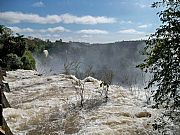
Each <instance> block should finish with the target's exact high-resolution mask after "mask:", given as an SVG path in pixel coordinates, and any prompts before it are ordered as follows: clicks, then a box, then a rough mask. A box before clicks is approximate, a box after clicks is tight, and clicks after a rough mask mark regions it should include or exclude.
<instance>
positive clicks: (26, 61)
mask: <svg viewBox="0 0 180 135" xmlns="http://www.w3.org/2000/svg"><path fill="white" fill-rule="evenodd" d="M21 61H22V63H23V66H22V68H23V69H26V70H30V69H35V68H36V63H35V60H34V58H33V56H32V53H31V52H30V51H27V50H26V51H25V53H24V55H23V56H22V58H21Z"/></svg>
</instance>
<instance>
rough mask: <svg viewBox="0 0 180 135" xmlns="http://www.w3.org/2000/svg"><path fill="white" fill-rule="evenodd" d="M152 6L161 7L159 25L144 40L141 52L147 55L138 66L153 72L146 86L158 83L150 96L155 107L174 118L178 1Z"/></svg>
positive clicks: (179, 74) (179, 101) (179, 80)
mask: <svg viewBox="0 0 180 135" xmlns="http://www.w3.org/2000/svg"><path fill="white" fill-rule="evenodd" d="M152 7H155V8H157V7H163V10H162V11H161V12H159V13H158V14H159V17H160V20H161V22H162V25H161V26H160V27H159V28H158V29H157V31H156V32H155V33H154V34H152V35H151V36H150V37H149V39H148V40H147V46H146V47H145V53H144V54H145V55H147V56H148V57H147V58H146V59H145V60H144V63H143V64H141V65H138V67H140V68H141V69H143V70H145V71H146V72H147V71H149V72H150V73H152V75H153V77H152V79H151V81H150V82H149V84H148V86H147V88H149V87H151V86H152V85H155V86H157V89H156V90H155V91H154V95H153V97H154V100H155V102H156V107H159V106H161V107H165V108H166V109H168V110H169V111H168V116H169V118H172V120H174V119H175V118H176V116H178V115H177V113H179V110H180V68H179V67H180V38H179V37H180V2H179V0H162V1H160V2H155V3H153V5H152ZM169 112H171V113H169ZM178 119H179V118H178Z"/></svg>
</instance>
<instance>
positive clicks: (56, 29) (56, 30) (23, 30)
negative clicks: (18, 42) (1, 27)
mask: <svg viewBox="0 0 180 135" xmlns="http://www.w3.org/2000/svg"><path fill="white" fill-rule="evenodd" d="M9 28H10V29H11V30H12V31H13V32H16V33H35V32H36V33H62V32H69V31H70V30H68V29H65V28H64V27H61V26H58V27H54V28H47V29H31V28H19V27H9Z"/></svg>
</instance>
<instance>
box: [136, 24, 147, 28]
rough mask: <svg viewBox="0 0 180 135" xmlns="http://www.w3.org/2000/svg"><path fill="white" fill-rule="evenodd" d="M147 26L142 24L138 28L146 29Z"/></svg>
mask: <svg viewBox="0 0 180 135" xmlns="http://www.w3.org/2000/svg"><path fill="white" fill-rule="evenodd" d="M147 27H148V25H147V24H143V25H139V26H138V28H147Z"/></svg>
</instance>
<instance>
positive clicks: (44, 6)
mask: <svg viewBox="0 0 180 135" xmlns="http://www.w3.org/2000/svg"><path fill="white" fill-rule="evenodd" d="M153 1H154V0H0V24H3V25H5V26H8V27H9V28H11V29H12V30H13V31H15V32H18V33H20V34H23V35H25V36H33V37H38V38H42V39H44V40H45V39H50V40H52V41H54V40H58V39H62V40H63V41H82V42H90V43H104V42H115V41H122V40H136V39H145V38H147V37H148V36H147V35H149V34H150V33H153V32H155V29H156V28H157V27H158V26H159V25H160V21H159V18H158V15H156V13H157V12H158V10H157V9H153V8H151V7H150V5H151V4H152V3H153Z"/></svg>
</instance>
